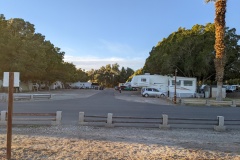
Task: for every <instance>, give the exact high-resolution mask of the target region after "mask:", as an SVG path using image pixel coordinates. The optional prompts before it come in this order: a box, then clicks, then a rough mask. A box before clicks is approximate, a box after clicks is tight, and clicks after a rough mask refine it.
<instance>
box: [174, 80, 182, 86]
mask: <svg viewBox="0 0 240 160" xmlns="http://www.w3.org/2000/svg"><path fill="white" fill-rule="evenodd" d="M172 85H173V86H175V80H172ZM180 85H181V81H177V86H180Z"/></svg>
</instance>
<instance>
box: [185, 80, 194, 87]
mask: <svg viewBox="0 0 240 160" xmlns="http://www.w3.org/2000/svg"><path fill="white" fill-rule="evenodd" d="M183 82H184V86H192V85H193V81H183Z"/></svg>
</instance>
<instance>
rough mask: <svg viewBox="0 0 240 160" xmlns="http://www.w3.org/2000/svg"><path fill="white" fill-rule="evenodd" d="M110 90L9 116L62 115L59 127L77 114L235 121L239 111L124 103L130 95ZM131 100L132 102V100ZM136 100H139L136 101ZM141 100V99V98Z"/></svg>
mask: <svg viewBox="0 0 240 160" xmlns="http://www.w3.org/2000/svg"><path fill="white" fill-rule="evenodd" d="M119 94H120V93H118V92H117V91H114V90H113V89H105V90H103V91H100V92H98V93H97V94H94V95H92V96H90V97H87V98H86V97H85V98H74V99H62V100H50V101H33V102H31V101H28V102H14V109H13V112H21V113H23V112H31V113H32V112H36V113H51V112H56V111H62V123H63V124H76V123H77V122H78V116H79V112H85V114H86V115H104V116H106V115H107V113H113V114H114V115H116V116H141V117H161V115H162V114H167V115H168V116H169V117H171V118H216V117H217V116H224V117H225V119H239V118H240V107H209V106H180V105H166V104H151V103H142V102H133V101H126V100H124V96H125V97H126V98H129V97H130V96H131V92H130V91H126V92H122V93H121V96H122V99H117V98H116V97H117V96H118V95H119ZM131 98H133V99H134V96H132V97H131ZM138 98H140V97H138ZM141 98H145V97H141ZM2 110H7V103H6V102H5V103H3V102H0V111H2Z"/></svg>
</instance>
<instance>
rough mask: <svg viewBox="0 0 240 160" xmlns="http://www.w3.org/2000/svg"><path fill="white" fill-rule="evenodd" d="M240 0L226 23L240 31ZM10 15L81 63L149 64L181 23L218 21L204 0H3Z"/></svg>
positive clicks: (231, 5)
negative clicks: (154, 49)
mask: <svg viewBox="0 0 240 160" xmlns="http://www.w3.org/2000/svg"><path fill="white" fill-rule="evenodd" d="M239 6H240V0H228V4H227V14H226V25H227V26H229V27H230V28H236V29H237V34H240V32H239V30H240V27H239V24H240V18H239V17H240V9H239ZM0 14H4V16H5V17H6V19H10V18H22V19H24V20H25V21H28V22H30V23H32V24H34V25H35V29H36V33H41V34H43V35H45V38H46V40H50V41H51V43H53V44H54V45H55V46H56V47H59V48H61V51H64V52H65V61H67V62H72V63H73V64H75V65H76V67H77V68H82V69H85V70H90V69H92V68H93V69H99V68H100V67H101V66H105V65H106V64H113V63H118V64H119V65H120V66H121V67H122V66H123V67H125V68H126V67H129V68H132V69H134V70H137V69H139V68H142V67H143V66H144V63H145V60H146V58H147V57H148V56H149V52H150V51H151V48H152V47H153V46H155V45H156V44H157V43H158V42H159V41H161V40H162V39H163V38H166V37H168V35H169V34H171V33H172V32H175V31H177V29H178V28H179V27H185V28H187V29H190V28H191V27H192V26H193V25H195V24H202V25H205V24H206V23H209V22H211V23H213V22H214V14H215V9H214V3H209V4H206V3H205V2H204V0H39V1H37V0H0Z"/></svg>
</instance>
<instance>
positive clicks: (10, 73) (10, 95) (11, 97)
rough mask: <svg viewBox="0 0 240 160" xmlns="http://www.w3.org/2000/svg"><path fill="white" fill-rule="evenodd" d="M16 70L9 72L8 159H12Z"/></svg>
mask: <svg viewBox="0 0 240 160" xmlns="http://www.w3.org/2000/svg"><path fill="white" fill-rule="evenodd" d="M13 83H14V72H9V85H8V113H7V159H11V145H12V113H13V90H14V86H13Z"/></svg>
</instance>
